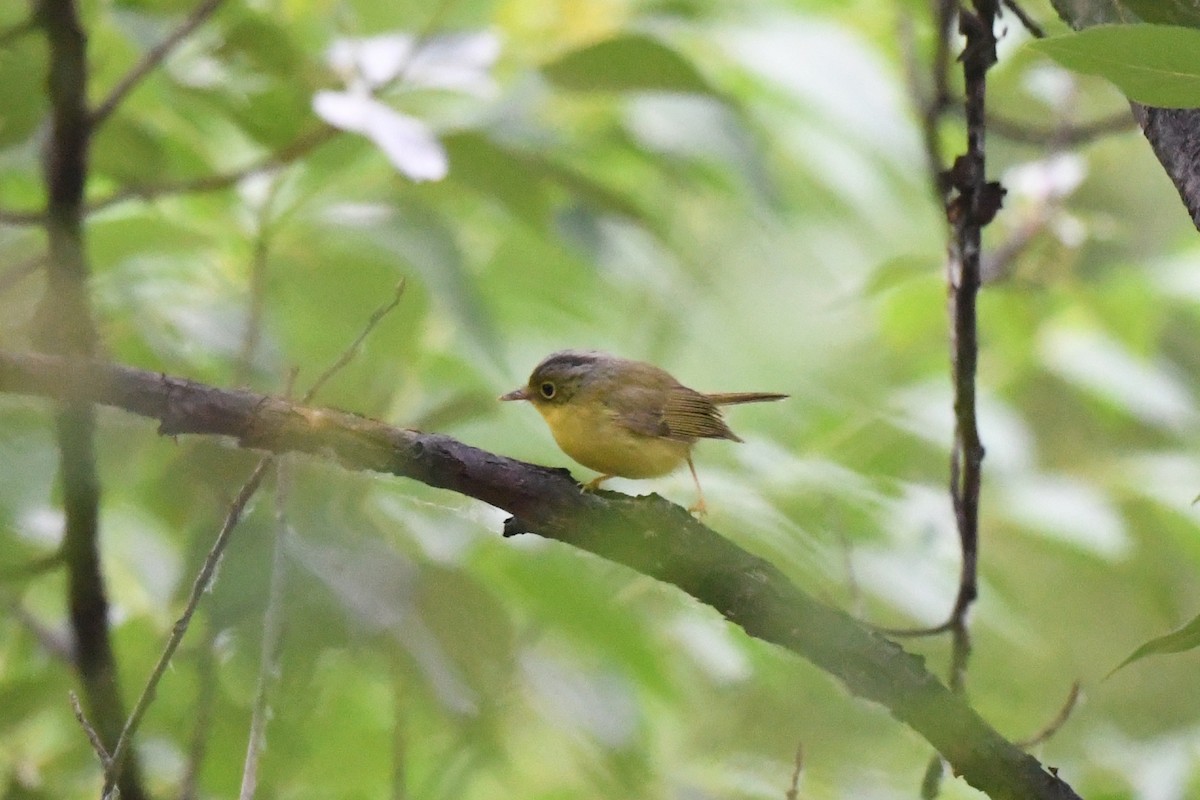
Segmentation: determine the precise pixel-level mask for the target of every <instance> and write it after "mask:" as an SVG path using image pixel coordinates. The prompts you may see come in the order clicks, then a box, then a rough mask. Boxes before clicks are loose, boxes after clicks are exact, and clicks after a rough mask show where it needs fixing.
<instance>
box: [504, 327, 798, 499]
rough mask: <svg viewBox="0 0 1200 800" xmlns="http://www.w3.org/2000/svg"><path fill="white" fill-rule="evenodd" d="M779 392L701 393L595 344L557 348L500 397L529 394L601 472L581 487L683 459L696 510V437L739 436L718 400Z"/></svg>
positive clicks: (573, 453) (561, 436) (566, 442)
mask: <svg viewBox="0 0 1200 800" xmlns="http://www.w3.org/2000/svg"><path fill="white" fill-rule="evenodd" d="M785 397H787V395H786V394H775V393H772V392H731V393H726V394H703V393H701V392H697V391H695V390H694V389H689V388H688V387H686V386H684V385H683V384H681V383H680V382H679V381H677V380H675V379H674V378H673V377H671V375H670V374H669V373H668V372H667V371H666V370H663V369H659V368H658V367H656V366H654V365H653V364H647V363H645V362H643V361H632V360H630V359H627V358H620V357H618V356H614V355H609V354H608V353H601V352H598V351H594V350H561V351H559V352H557V353H551V354H550V355H548V356H546V357H545V358H544V359H542V363H540V364H538V365H537V367H535V368H534V370H533V373H532V374H531V375H530V376H529V382H528V383H527V384H526V385H525V386H522V387H521V388H519V389H514V390H513V391H511V392H509V393H508V394H505V395H501V397H500V399H501V400H528V401H529V402H530V403H532V404H533V407H534V408H536V409H537V410H538V411H539V412H540V413H541V415H542V417H544V418H545V420H546V424H547V425H549V426H550V433H552V434H553V435H554V441H556V442H558V446H559V447H560V448H562V450H563V452H564V453H566V454H567V455H569V456H570V457H571V458H573V459H575V460H576V461H578V462H579V463H580V464H582V465H583V466H585V467H588V468H589V469H594V470H596V471H597V472H599V473H600V476H599V477H597V478H594V479H593V480H592V481H590V482H589V483H588V484H587V486H586V487H585V488H586V489H588V490H594V489H596V488H597V487H599V486H600V484H601V483H602V482H603V481H605V480H607V479H608V478H612V477H619V478H654V477H658V476H659V475H666V474H667V473H668V472H671V471H673V470H675V469H676V468H677V467H678V466H679V465H680V464H682V463H684V462H687V465H688V469H689V470H691V473H692V480H694V481H695V482H696V493H697V496H698V499H697V502H696V504H695V505H694V506H692V508H691V510H692V511H693V512H696V513H699V514H703V513H705V512H706V506H705V503H704V492H703V490H701V488H700V479H699V478H698V477H696V467H695V466H694V465H693V464H692V446H693V445H694V444H695V443H696V440H697V439H729V440H731V441H735V442H740V441H742V440H741V439H740V438H738V436H737V434H735V433H734V432H733V431H731V430H730V429H729V426H728V425H726V424H725V421H724V420H723V419H722V418H721V409H720V406H726V405H734V404H737V403H761V402H765V401H768V400H782V399H784V398H785Z"/></svg>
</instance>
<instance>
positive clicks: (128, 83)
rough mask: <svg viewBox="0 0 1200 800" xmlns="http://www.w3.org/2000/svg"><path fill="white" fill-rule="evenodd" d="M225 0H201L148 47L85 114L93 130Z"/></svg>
mask: <svg viewBox="0 0 1200 800" xmlns="http://www.w3.org/2000/svg"><path fill="white" fill-rule="evenodd" d="M223 2H224V0H203V2H201V3H200V5H198V6H196V8H195V9H194V10H193V11H192V13H191V14H188V16H187V18H186V19H185V20H184V21H183V23H182V24H180V26H179V27H178V28H176V29H175V30H173V31H171V33H170V34H168V35H167V37H166V38H165V39H163V40H162V41H161V42H159V43H158V44H156V45H155V46H154V47H152V48H150V50H149V51H147V53H146V55H145V56H143V57H142V60H141V61H139V62H138V63H137V65H136V66H134V68H133V69H131V70H130V71H129V72H127V73H126V74H125V77H123V78H121V80H120V81H118V82H117V85H116V86H114V87H113V88H112V91H110V92H109V93H108V96H107V97H105V98H104V99H103V100H102V101H101V102H100V105H98V106H96V108H95V110H93V111H92V113H91V115H90V116H89V117H88V124H89V125H90V126H91V127H92V129H93V130H95V129H96V128H97V127H99V126H100V125H101V124H103V122H104V120H106V119H108V117H109V115H111V114H112V112H113V111H115V110H116V108H117V106H118V105H120V103H121V101H122V100H124V99H125V96H126V95H128V94H129V93H130V92H131V91H133V89H134V87H136V86H137V85H138V84H139V83H141V81H142V80H143V79H144V78H145V77H146V76H147V75H149V74H150V73H151V72H152V71H153V70H154V69H155V68H156V67H157V66H158V65H159V64H161V63H162V61H163V59H165V58H166V57H167V55H168V54H169V53H170V52H171V51H172V50H174V49H175V46H176V45H178V44H179V43H180V42H182V41H183V40H184V39H185V38H187V36H188V35H189V34H190V33H191V32H192V31H194V30H195V29H196V28H198V27H200V26H201V25H203V24H204V21H205V20H207V19H208V18H209V17H210V16H212V14H213V12H214V11H216V10H217V8H218V7H219V6H220V5H221V3H223Z"/></svg>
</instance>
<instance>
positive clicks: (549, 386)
mask: <svg viewBox="0 0 1200 800" xmlns="http://www.w3.org/2000/svg"><path fill="white" fill-rule="evenodd" d="M538 391H539V392H541V393H542V397H544V398H546V399H547V400H553V399H554V391H555V390H554V384H553V383H551V382H550V381H546V382H545V383H543V384H542V385H541V386H539V387H538Z"/></svg>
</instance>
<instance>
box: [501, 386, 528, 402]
mask: <svg viewBox="0 0 1200 800" xmlns="http://www.w3.org/2000/svg"><path fill="white" fill-rule="evenodd" d="M500 399H501V400H528V399H529V391H528V390H527V389H526V387H524V386H522V387H521V388H520V389H513V390H512V391H511V392H509V393H508V394H502V395H500Z"/></svg>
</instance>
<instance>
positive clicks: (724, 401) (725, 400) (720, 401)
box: [706, 392, 787, 406]
mask: <svg viewBox="0 0 1200 800" xmlns="http://www.w3.org/2000/svg"><path fill="white" fill-rule="evenodd" d="M706 397H708V399H709V400H711V401H712V402H713V404H714V405H718V406H735V405H737V404H738V403H765V402H767V401H769V400H783V399H784V398H785V397H787V395H786V394H775V393H774V392H726V393H724V394H710V395H706Z"/></svg>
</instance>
